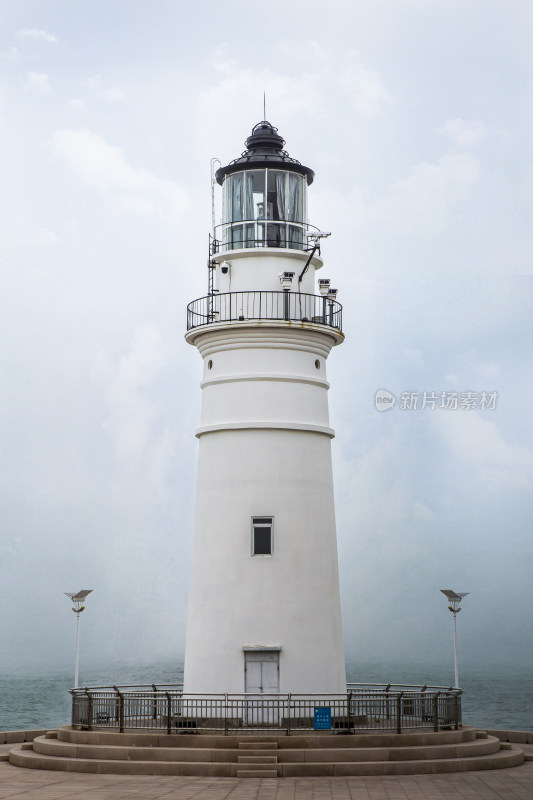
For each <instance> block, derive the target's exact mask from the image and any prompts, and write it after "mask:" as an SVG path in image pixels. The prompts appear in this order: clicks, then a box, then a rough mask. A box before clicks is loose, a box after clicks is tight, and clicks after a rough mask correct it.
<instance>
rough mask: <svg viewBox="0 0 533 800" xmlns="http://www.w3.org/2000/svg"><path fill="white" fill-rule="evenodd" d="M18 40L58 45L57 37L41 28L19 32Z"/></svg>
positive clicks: (22, 29)
mask: <svg viewBox="0 0 533 800" xmlns="http://www.w3.org/2000/svg"><path fill="white" fill-rule="evenodd" d="M17 38H19V39H34V40H35V41H42V42H49V44H57V42H58V40H57V36H54V34H53V33H48V31H43V30H40V29H39V28H21V29H20V31H17Z"/></svg>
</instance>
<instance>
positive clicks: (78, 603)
mask: <svg viewBox="0 0 533 800" xmlns="http://www.w3.org/2000/svg"><path fill="white" fill-rule="evenodd" d="M91 592H92V589H82V590H81V592H76V593H73V592H64V594H66V595H67V597H70V599H71V600H72V602H73V603H74V605H73V606H72V610H73V611H74V613H75V614H76V667H75V670H74V688H75V689H77V688H78V667H79V663H80V614H81V612H82V611H83V610H84V608H85V606H84V603H83V601H84V600H85V598H86V597H87V595H88V594H91Z"/></svg>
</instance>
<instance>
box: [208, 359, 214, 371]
mask: <svg viewBox="0 0 533 800" xmlns="http://www.w3.org/2000/svg"><path fill="white" fill-rule="evenodd" d="M207 369H213V362H212V361H211V359H209V361H208V362H207Z"/></svg>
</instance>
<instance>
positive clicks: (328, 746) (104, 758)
mask: <svg viewBox="0 0 533 800" xmlns="http://www.w3.org/2000/svg"><path fill="white" fill-rule="evenodd" d="M524 759H525V757H524V752H523V750H522V749H521V747H520V746H518V745H515V744H512V743H509V742H501V741H500V739H498V738H497V737H496V736H492V735H489V734H488V733H487V732H486V731H479V730H476V729H475V728H472V727H467V726H463V727H460V728H459V729H458V730H449V731H438V732H435V731H428V730H420V731H411V732H409V733H402V734H395V733H369V734H356V735H349V734H348V735H346V734H332V733H330V734H323V733H320V732H316V733H310V734H308V735H296V736H286V735H285V736H268V735H261V736H253V735H250V734H248V735H246V736H230V737H228V736H217V735H211V734H205V733H185V732H183V733H180V734H165V733H155V732H152V733H137V732H128V731H125V732H124V733H120V732H112V731H109V730H106V731H101V730H99V731H87V730H75V729H74V728H73V727H72V726H64V727H61V728H58V729H57V730H56V731H49V732H47V733H45V734H44V735H41V736H37V737H36V738H35V739H34V740H33V741H32V742H25V743H20V744H16V745H14V746H13V747H12V748H11V750H10V753H9V763H10V764H12V765H14V766H17V767H26V768H30V769H39V770H58V771H66V772H83V773H97V774H118V775H159V776H164V775H181V776H204V777H226V778H291V777H308V778H310V777H343V776H372V775H374V776H386V775H423V774H442V773H458V772H470V771H479V770H496V769H508V768H511V767H516V766H519V765H521V764H523V762H524ZM528 760H529V758H528Z"/></svg>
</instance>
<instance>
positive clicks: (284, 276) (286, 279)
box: [279, 272, 294, 292]
mask: <svg viewBox="0 0 533 800" xmlns="http://www.w3.org/2000/svg"><path fill="white" fill-rule="evenodd" d="M293 278H294V272H282V273H281V275H279V282H280V283H281V287H282V289H283V291H285V292H288V291H289V290H290V288H291V286H292V279H293Z"/></svg>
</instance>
